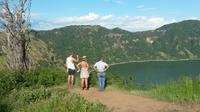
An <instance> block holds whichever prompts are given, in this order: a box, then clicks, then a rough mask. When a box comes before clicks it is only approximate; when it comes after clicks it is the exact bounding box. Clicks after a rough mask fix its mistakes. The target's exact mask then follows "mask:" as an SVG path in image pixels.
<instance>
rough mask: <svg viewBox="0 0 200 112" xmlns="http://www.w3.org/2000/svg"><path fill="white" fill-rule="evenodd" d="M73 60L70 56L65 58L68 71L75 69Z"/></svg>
mask: <svg viewBox="0 0 200 112" xmlns="http://www.w3.org/2000/svg"><path fill="white" fill-rule="evenodd" d="M73 60H74V58H73V57H72V56H69V57H67V59H66V65H67V68H68V69H73V70H75V69H76V68H75V65H74V62H73Z"/></svg>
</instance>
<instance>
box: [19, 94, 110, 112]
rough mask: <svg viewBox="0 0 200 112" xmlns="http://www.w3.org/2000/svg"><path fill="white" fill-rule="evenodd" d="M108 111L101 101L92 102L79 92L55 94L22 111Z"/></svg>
mask: <svg viewBox="0 0 200 112" xmlns="http://www.w3.org/2000/svg"><path fill="white" fill-rule="evenodd" d="M50 111H53V112H108V110H107V109H106V107H105V106H104V105H102V104H100V103H90V102H88V101H86V100H85V99H84V98H82V97H80V96H79V95H77V94H72V95H67V96H65V97H59V96H54V97H52V98H50V99H48V100H47V101H44V102H40V103H39V104H37V105H36V106H32V105H30V106H28V107H27V108H24V109H22V112H50Z"/></svg>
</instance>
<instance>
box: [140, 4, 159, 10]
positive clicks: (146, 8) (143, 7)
mask: <svg viewBox="0 0 200 112" xmlns="http://www.w3.org/2000/svg"><path fill="white" fill-rule="evenodd" d="M136 8H137V9H138V10H141V11H152V10H156V8H154V7H146V6H144V5H138V6H136Z"/></svg>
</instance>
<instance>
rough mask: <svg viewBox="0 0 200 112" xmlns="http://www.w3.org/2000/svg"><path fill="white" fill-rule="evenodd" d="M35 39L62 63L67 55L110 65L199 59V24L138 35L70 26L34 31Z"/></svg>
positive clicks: (171, 26)
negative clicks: (41, 42)
mask: <svg viewBox="0 0 200 112" xmlns="http://www.w3.org/2000/svg"><path fill="white" fill-rule="evenodd" d="M35 36H36V37H37V38H39V39H42V40H43V41H45V42H46V43H47V44H48V45H49V47H50V48H53V49H54V51H55V53H56V54H57V55H58V57H60V58H62V59H65V58H66V56H67V55H68V54H69V53H70V52H75V53H77V54H79V55H87V56H88V57H89V60H90V61H92V62H94V61H96V60H97V58H98V57H99V56H103V57H104V58H105V59H106V60H107V61H108V62H110V63H117V62H124V61H140V60H160V59H161V60H169V59H173V60H176V59H199V58H200V21H199V20H186V21H182V22H178V23H172V24H167V25H164V26H162V27H160V28H157V29H155V30H150V31H140V32H129V31H126V30H123V29H120V28H113V29H108V28H105V27H102V26H100V25H94V26H93V25H72V26H67V27H63V28H58V29H54V30H50V31H37V33H36V35H35Z"/></svg>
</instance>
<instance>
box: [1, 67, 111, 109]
mask: <svg viewBox="0 0 200 112" xmlns="http://www.w3.org/2000/svg"><path fill="white" fill-rule="evenodd" d="M65 81H66V73H65V71H64V69H62V68H56V67H41V68H40V69H38V70H37V71H31V72H27V73H20V72H10V71H1V72H0V112H52V111H53V112H109V110H108V109H107V107H106V106H104V105H102V104H101V103H99V102H89V101H87V100H85V99H84V98H83V97H81V96H79V95H78V94H70V93H68V92H67V91H66V90H67V86H66V83H65ZM64 83H65V86H63V84H64ZM77 83H78V82H77Z"/></svg>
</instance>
